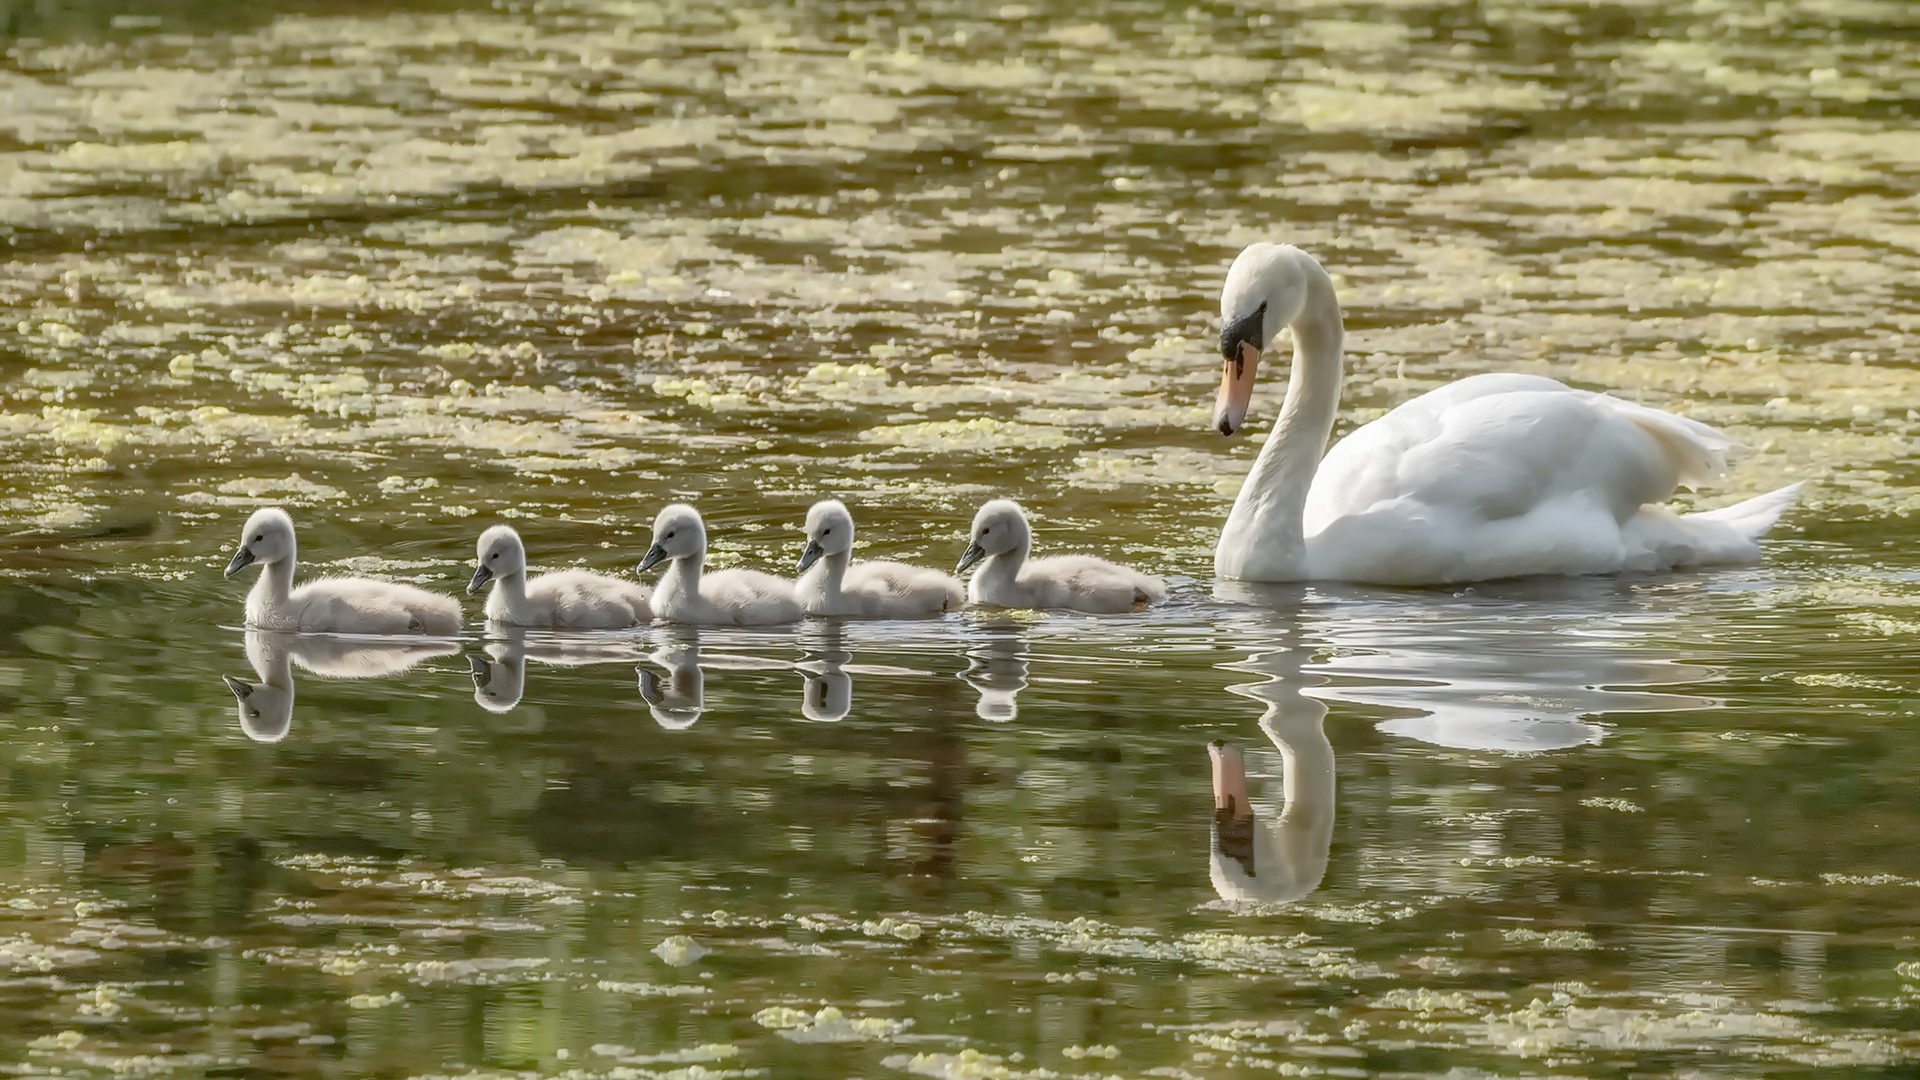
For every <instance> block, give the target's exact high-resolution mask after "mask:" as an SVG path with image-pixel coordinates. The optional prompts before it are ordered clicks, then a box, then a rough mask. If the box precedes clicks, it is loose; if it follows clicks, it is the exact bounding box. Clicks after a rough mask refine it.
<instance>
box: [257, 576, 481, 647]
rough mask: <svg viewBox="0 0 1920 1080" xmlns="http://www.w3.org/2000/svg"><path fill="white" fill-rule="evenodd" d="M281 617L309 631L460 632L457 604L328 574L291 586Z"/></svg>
mask: <svg viewBox="0 0 1920 1080" xmlns="http://www.w3.org/2000/svg"><path fill="white" fill-rule="evenodd" d="M285 621H286V622H288V623H289V624H291V627H292V628H294V629H299V630H305V631H308V632H313V633H342V634H434V635H438V636H448V635H452V634H457V633H459V632H460V604H459V602H458V601H456V600H454V599H453V598H452V597H449V596H441V595H440V594H438V593H431V592H428V591H427V590H425V589H420V588H415V587H414V586H412V585H402V584H400V583H399V582H396V581H376V580H374V579H373V578H362V577H339V578H332V577H329V578H319V579H317V580H314V581H310V582H308V583H306V584H305V585H302V586H300V587H299V588H297V589H295V590H293V592H292V593H291V594H290V595H289V596H288V598H287V613H286V616H285Z"/></svg>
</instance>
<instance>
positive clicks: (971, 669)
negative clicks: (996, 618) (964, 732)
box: [960, 622, 1028, 724]
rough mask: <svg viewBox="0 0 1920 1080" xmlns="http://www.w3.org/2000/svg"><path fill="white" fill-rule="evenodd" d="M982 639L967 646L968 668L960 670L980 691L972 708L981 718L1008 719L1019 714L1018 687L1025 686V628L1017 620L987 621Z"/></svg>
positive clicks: (962, 675)
mask: <svg viewBox="0 0 1920 1080" xmlns="http://www.w3.org/2000/svg"><path fill="white" fill-rule="evenodd" d="M983 629H984V630H985V631H986V637H985V640H983V641H981V642H980V643H979V644H977V645H972V646H969V647H968V649H967V670H965V671H963V672H961V673H960V678H961V679H963V680H964V681H965V682H966V684H967V685H968V686H971V687H973V689H974V691H975V692H976V693H978V694H979V695H980V700H979V701H978V702H976V703H975V704H974V707H973V712H974V715H975V716H978V717H979V718H980V719H982V720H989V721H992V722H994V723H996V724H1004V723H1009V722H1011V721H1013V720H1015V719H1017V718H1018V717H1019V715H1020V700H1019V699H1020V691H1022V690H1025V689H1026V688H1027V673H1028V668H1027V656H1028V652H1027V649H1028V646H1027V628H1026V626H1025V625H1023V624H1021V623H1017V622H1003V623H988V624H985V625H984V626H983Z"/></svg>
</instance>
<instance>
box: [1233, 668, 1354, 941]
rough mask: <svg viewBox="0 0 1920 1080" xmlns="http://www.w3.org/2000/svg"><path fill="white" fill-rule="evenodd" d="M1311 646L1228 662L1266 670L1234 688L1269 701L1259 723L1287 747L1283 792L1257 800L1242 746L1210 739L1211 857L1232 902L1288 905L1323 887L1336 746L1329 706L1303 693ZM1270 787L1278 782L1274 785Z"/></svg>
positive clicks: (1330, 837)
mask: <svg viewBox="0 0 1920 1080" xmlns="http://www.w3.org/2000/svg"><path fill="white" fill-rule="evenodd" d="M1307 659H1308V653H1307V651H1306V650H1305V649H1304V648H1300V647H1293V648H1286V649H1277V650H1274V651H1272V652H1260V653H1255V654H1253V655H1252V656H1250V657H1248V658H1247V659H1246V660H1243V661H1239V662H1237V663H1232V664H1225V665H1222V666H1223V667H1226V668H1229V669H1231V670H1236V671H1250V672H1255V673H1257V674H1261V675H1265V676H1266V678H1265V679H1263V680H1262V681H1260V682H1257V683H1246V684H1242V685H1239V686H1233V687H1229V688H1228V690H1229V691H1230V692H1231V693H1235V694H1239V695H1241V696H1242V697H1249V698H1252V699H1254V700H1255V701H1260V702H1263V703H1265V705H1266V707H1267V710H1266V712H1265V713H1263V714H1262V715H1261V717H1260V720H1259V724H1260V730H1261V732H1262V733H1263V734H1265V735H1266V737H1267V738H1268V739H1269V740H1270V741H1271V742H1272V743H1273V745H1274V746H1275V747H1276V748H1278V749H1279V751H1280V762H1281V769H1280V789H1281V790H1280V792H1279V793H1278V795H1277V797H1276V795H1275V793H1272V792H1269V794H1268V796H1267V798H1266V799H1265V800H1264V805H1256V804H1255V803H1254V801H1253V799H1252V798H1251V797H1250V795H1249V794H1248V791H1247V763H1246V756H1245V753H1244V752H1243V751H1242V750H1241V749H1240V747H1238V746H1236V745H1234V744H1232V743H1230V742H1227V741H1226V740H1224V739H1215V740H1214V741H1213V742H1211V743H1209V744H1208V746H1207V756H1208V758H1209V759H1210V761H1211V763H1212V766H1213V836H1212V844H1211V845H1210V846H1209V847H1208V852H1207V854H1208V860H1209V863H1210V867H1209V869H1210V871H1211V875H1212V878H1213V889H1214V891H1215V892H1217V893H1219V894H1220V899H1222V900H1225V901H1228V902H1229V903H1266V904H1287V903H1292V902H1293V901H1295V900H1298V899H1300V898H1301V897H1303V896H1306V895H1307V894H1308V893H1310V892H1312V891H1313V890H1314V889H1315V888H1317V887H1319V885H1320V879H1321V878H1322V877H1324V876H1326V872H1327V857H1328V852H1329V850H1330V848H1331V847H1332V844H1333V813H1334V780H1333V745H1332V744H1331V743H1329V742H1328V741H1327V733H1326V730H1325V721H1326V718H1327V707H1326V706H1325V705H1324V704H1322V703H1320V702H1319V701H1317V700H1315V699H1313V698H1311V697H1308V696H1306V695H1305V694H1303V693H1302V692H1301V674H1300V672H1301V668H1302V666H1303V665H1304V663H1305V662H1306V660H1307ZM1269 787H1271V785H1269Z"/></svg>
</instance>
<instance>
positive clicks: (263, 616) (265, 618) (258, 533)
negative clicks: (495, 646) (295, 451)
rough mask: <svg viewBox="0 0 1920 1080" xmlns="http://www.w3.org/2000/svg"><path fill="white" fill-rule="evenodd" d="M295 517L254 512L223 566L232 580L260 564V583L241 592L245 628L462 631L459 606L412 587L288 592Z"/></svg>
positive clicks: (376, 584)
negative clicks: (227, 562)
mask: <svg viewBox="0 0 1920 1080" xmlns="http://www.w3.org/2000/svg"><path fill="white" fill-rule="evenodd" d="M297 554H298V551H297V547H296V545H295V543H294V538H293V519H292V518H290V517H288V516H287V515H286V513H285V512H284V511H280V510H274V509H267V510H259V511H255V513H254V514H253V516H252V517H250V518H248V519H247V527H246V531H245V532H244V533H242V534H241V537H240V548H239V550H238V551H237V552H235V553H234V557H233V561H232V562H230V563H229V564H228V565H227V576H228V577H232V576H233V575H234V574H236V573H238V572H239V571H240V570H241V569H243V568H245V567H246V566H248V565H249V564H251V563H254V562H258V563H260V564H261V567H260V580H258V581H256V582H254V585H253V589H252V590H251V591H249V592H248V593H247V625H248V626H249V627H252V628H254V629H257V630H290V631H300V632H305V633H335V634H432V635H435V636H442V637H444V636H448V635H452V634H457V633H459V632H460V604H459V602H458V601H456V600H454V599H453V598H452V597H449V596H441V595H440V594H438V593H431V592H428V591H427V590H425V589H418V588H415V587H413V586H412V585H402V584H400V583H398V582H393V581H376V580H374V579H372V578H359V577H344V578H320V579H318V580H315V581H310V582H308V583H306V584H305V585H302V586H300V587H299V588H297V589H296V588H294V587H293V571H294V566H295V564H296V562H297Z"/></svg>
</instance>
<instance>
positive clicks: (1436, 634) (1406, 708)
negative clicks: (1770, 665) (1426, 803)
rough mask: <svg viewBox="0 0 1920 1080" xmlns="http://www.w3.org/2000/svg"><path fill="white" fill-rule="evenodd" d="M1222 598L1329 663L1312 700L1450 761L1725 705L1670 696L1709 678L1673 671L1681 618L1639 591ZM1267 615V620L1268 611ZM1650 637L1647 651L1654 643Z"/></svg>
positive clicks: (1620, 582)
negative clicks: (1354, 710)
mask: <svg viewBox="0 0 1920 1080" xmlns="http://www.w3.org/2000/svg"><path fill="white" fill-rule="evenodd" d="M1215 595H1216V596H1218V597H1219V598H1221V599H1224V600H1233V601H1239V602H1243V603H1250V604H1253V605H1258V606H1257V607H1243V608H1241V609H1240V613H1239V614H1238V615H1237V616H1233V617H1231V621H1230V622H1228V623H1227V625H1228V626H1231V625H1232V624H1233V623H1235V622H1249V621H1251V622H1254V623H1255V624H1256V625H1253V626H1249V627H1246V629H1245V630H1243V631H1242V632H1243V633H1252V634H1259V633H1261V632H1262V631H1266V632H1268V633H1271V632H1272V630H1273V629H1274V618H1275V614H1276V612H1275V609H1276V608H1278V609H1279V611H1280V613H1281V614H1280V621H1281V623H1282V624H1283V626H1284V628H1286V629H1287V630H1297V631H1299V632H1300V633H1302V634H1303V635H1304V636H1305V637H1306V638H1309V639H1311V641H1312V643H1313V646H1314V647H1316V648H1318V649H1320V650H1321V651H1322V652H1323V653H1324V658H1323V659H1322V660H1320V661H1318V662H1315V663H1311V664H1308V665H1307V670H1308V671H1310V672H1311V673H1312V674H1314V675H1315V676H1318V677H1320V681H1322V682H1323V683H1324V684H1325V685H1318V686H1315V687H1313V688H1312V694H1313V696H1315V697H1318V698H1320V699H1322V700H1325V701H1337V702H1347V703H1351V704H1354V705H1360V706H1363V707H1365V708H1366V711H1367V712H1368V713H1369V714H1371V715H1374V716H1379V714H1380V710H1381V709H1383V708H1384V709H1386V710H1389V711H1390V712H1391V713H1393V714H1396V715H1392V716H1390V717H1388V718H1386V719H1382V720H1380V721H1379V729H1380V730H1381V731H1383V732H1386V733H1387V734H1389V735H1394V736H1398V737H1400V738H1407V739H1414V740H1417V741H1419V742H1423V743H1427V744H1429V745H1432V746H1440V747H1445V748H1448V749H1456V750H1473V751H1492V752H1499V753H1522V754H1525V753H1542V752H1546V751H1553V750H1564V749H1568V748H1571V747H1575V746H1583V745H1588V744H1592V743H1597V742H1599V741H1600V740H1601V739H1602V738H1604V737H1605V735H1606V733H1607V730H1608V728H1607V726H1606V725H1605V724H1602V723H1599V722H1596V718H1599V717H1612V716H1617V715H1622V714H1629V713H1635V712H1654V711H1658V712H1676V711H1682V710H1691V709H1705V708H1712V707H1714V706H1716V705H1718V704H1719V700H1718V699H1717V698H1710V697H1703V696H1699V695H1695V694H1688V693H1677V692H1674V691H1673V690H1669V689H1667V687H1670V686H1676V685H1680V684H1686V683H1699V682H1702V681H1705V680H1708V679H1710V678H1711V677H1712V675H1713V672H1712V669H1710V668H1706V667H1702V666H1699V665H1696V664H1686V663H1679V662H1675V661H1672V660H1670V659H1668V658H1667V657H1668V655H1669V654H1670V646H1665V645H1662V644H1661V643H1660V636H1659V635H1661V634H1662V631H1664V632H1665V634H1666V635H1668V636H1670V637H1672V638H1674V639H1684V637H1685V636H1686V634H1687V628H1686V620H1688V619H1689V618H1690V615H1689V613H1688V611H1687V610H1685V609H1676V608H1675V607H1674V606H1673V605H1671V604H1670V603H1667V602H1665V601H1664V600H1650V599H1649V598H1648V597H1647V596H1645V595H1644V594H1643V593H1641V592H1640V591H1639V588H1638V586H1637V583H1636V582H1634V581H1633V580H1632V579H1621V578H1591V579H1568V580H1562V579H1549V580H1534V581H1514V582H1497V583H1490V584H1487V585H1482V586H1476V587H1475V588H1473V589H1471V590H1465V591H1462V592H1458V593H1452V594H1444V593H1420V594H1406V593H1381V592H1365V591H1359V590H1351V589H1343V588H1340V587H1326V586H1316V587H1313V588H1311V589H1308V588H1307V587H1303V586H1271V585H1269V586H1258V585H1248V584H1245V583H1239V582H1222V583H1220V584H1219V585H1218V586H1217V587H1216V590H1215ZM1263 609H1264V610H1263ZM1650 637H1651V640H1650Z"/></svg>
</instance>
